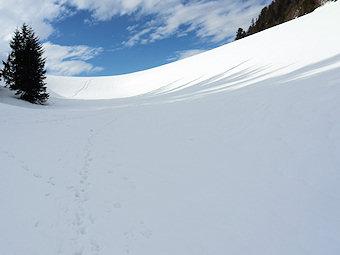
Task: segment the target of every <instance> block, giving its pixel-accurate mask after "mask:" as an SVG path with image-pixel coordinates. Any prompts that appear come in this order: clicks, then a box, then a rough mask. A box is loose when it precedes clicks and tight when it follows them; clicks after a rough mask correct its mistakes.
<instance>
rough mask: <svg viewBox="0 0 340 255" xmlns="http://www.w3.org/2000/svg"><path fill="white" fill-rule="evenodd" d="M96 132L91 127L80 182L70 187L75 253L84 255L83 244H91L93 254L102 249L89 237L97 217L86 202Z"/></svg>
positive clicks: (80, 172) (79, 173)
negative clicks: (91, 213)
mask: <svg viewBox="0 0 340 255" xmlns="http://www.w3.org/2000/svg"><path fill="white" fill-rule="evenodd" d="M94 135H95V134H94V132H93V130H92V129H91V130H90V134H89V136H88V140H87V144H86V146H85V149H84V151H85V155H84V164H83V166H82V167H81V169H80V170H79V172H78V175H79V183H78V186H77V187H73V186H71V187H68V188H69V189H70V190H71V191H72V192H73V197H74V205H73V206H74V208H73V209H74V210H73V211H74V212H73V213H74V215H73V220H72V228H73V232H74V235H75V236H74V238H73V239H74V245H75V247H76V251H75V254H77V255H82V254H83V252H84V249H85V247H84V246H83V244H90V249H91V251H92V252H93V254H98V253H99V251H100V246H99V245H98V243H97V242H96V241H95V240H93V239H90V240H88V237H87V228H88V226H89V225H91V224H94V223H95V217H93V216H92V215H90V214H89V213H88V212H87V211H86V207H85V204H86V202H87V201H88V200H89V198H88V189H89V187H90V185H91V183H90V181H89V175H88V174H89V168H90V165H91V162H92V158H91V148H92V145H93V143H92V139H93V137H94Z"/></svg>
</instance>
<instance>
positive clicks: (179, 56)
mask: <svg viewBox="0 0 340 255" xmlns="http://www.w3.org/2000/svg"><path fill="white" fill-rule="evenodd" d="M205 51H206V50H200V49H191V50H181V51H177V52H175V56H174V57H170V58H168V61H176V60H181V59H185V58H188V57H192V56H195V55H197V54H200V53H203V52H205Z"/></svg>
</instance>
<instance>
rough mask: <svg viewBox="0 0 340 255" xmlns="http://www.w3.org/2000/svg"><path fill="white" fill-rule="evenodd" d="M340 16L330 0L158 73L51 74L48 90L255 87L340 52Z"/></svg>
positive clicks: (97, 95)
mask: <svg viewBox="0 0 340 255" xmlns="http://www.w3.org/2000/svg"><path fill="white" fill-rule="evenodd" d="M339 13H340V2H339V1H338V2H330V3H327V4H326V5H325V6H323V7H321V8H318V9H317V10H315V11H314V12H313V13H311V14H308V15H305V16H303V17H300V18H298V19H295V20H292V21H290V22H287V23H284V24H282V25H279V26H276V27H273V28H271V29H268V30H266V31H263V32H260V33H258V34H255V35H253V36H250V37H247V38H245V39H242V40H239V41H235V42H233V43H230V44H227V45H224V46H222V47H219V48H216V49H213V50H210V51H208V52H204V53H202V54H199V55H196V56H193V57H190V58H187V59H184V60H180V61H177V62H174V63H170V64H167V65H164V66H160V67H156V68H153V69H149V70H145V71H141V72H136V73H131V74H126V75H118V76H107V77H59V76H48V80H47V82H48V89H49V90H50V92H53V94H54V93H55V94H57V95H59V96H61V97H65V98H74V99H110V98H124V97H132V96H137V95H141V94H145V93H150V92H152V93H153V94H157V93H160V92H162V93H167V92H171V91H174V90H179V89H183V88H185V87H188V86H195V85H198V84H199V85H200V87H202V86H204V85H208V84H209V83H211V82H212V81H215V82H216V81H222V82H221V83H222V84H223V87H224V88H225V89H227V88H228V87H231V86H233V88H235V85H236V86H237V87H242V86H246V85H250V84H253V83H256V82H258V81H262V80H265V79H268V78H273V77H276V76H279V75H283V74H287V73H289V72H291V71H293V70H296V69H299V68H303V67H305V66H307V65H311V64H314V63H317V62H321V61H325V60H327V59H331V58H332V57H335V56H337V55H338V54H340V33H339V32H338V31H339V24H340V15H339ZM320 21H321V22H320ZM338 65H340V64H339V63H336V64H335V66H338ZM333 67H334V65H333ZM228 77H232V79H226V78H228Z"/></svg>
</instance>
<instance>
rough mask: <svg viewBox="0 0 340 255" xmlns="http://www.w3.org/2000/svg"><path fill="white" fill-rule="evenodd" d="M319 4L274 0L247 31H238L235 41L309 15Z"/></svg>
mask: <svg viewBox="0 0 340 255" xmlns="http://www.w3.org/2000/svg"><path fill="white" fill-rule="evenodd" d="M335 1H336V0H335ZM321 3H322V1H321V0H274V1H273V2H272V3H271V4H270V5H268V6H266V7H264V8H263V9H262V10H261V13H260V14H259V16H258V18H257V19H256V20H252V23H251V25H250V26H249V28H248V30H247V31H245V30H243V28H239V29H238V31H237V33H236V38H235V40H238V39H241V38H244V37H246V36H248V35H252V34H255V33H257V32H260V31H263V30H265V29H267V28H270V27H273V26H276V25H279V24H281V23H283V22H286V21H289V20H292V19H294V18H296V17H300V16H302V15H305V14H307V13H310V12H312V11H314V10H315V9H316V8H318V7H319V6H321Z"/></svg>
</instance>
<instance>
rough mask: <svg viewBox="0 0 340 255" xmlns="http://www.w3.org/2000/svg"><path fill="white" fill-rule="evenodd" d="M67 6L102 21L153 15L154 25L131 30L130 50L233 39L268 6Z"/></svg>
mask: <svg viewBox="0 0 340 255" xmlns="http://www.w3.org/2000/svg"><path fill="white" fill-rule="evenodd" d="M269 2H270V0H267V1H266V2H265V3H269ZM68 3H69V4H71V5H73V6H75V7H76V8H78V9H82V10H83V9H86V10H90V11H91V12H92V14H93V18H94V19H96V20H99V21H103V20H109V19H111V18H112V17H114V16H119V15H132V14H134V15H135V16H136V17H141V16H145V15H151V16H152V17H153V19H152V21H151V22H147V23H146V24H144V25H143V26H132V27H131V26H130V27H129V28H128V31H129V32H130V33H131V36H130V38H129V39H128V40H126V41H124V42H123V44H124V45H125V46H127V47H131V46H134V45H135V44H138V43H143V44H145V43H150V42H154V41H157V40H161V39H164V38H167V37H170V36H173V35H175V36H182V35H185V34H186V33H188V32H194V33H195V34H196V36H197V37H199V38H209V40H212V41H213V42H220V41H223V40H226V39H227V38H228V37H233V38H234V36H235V33H236V30H237V28H238V27H244V28H246V26H248V25H249V23H250V20H251V18H253V17H255V16H256V15H257V13H259V11H260V10H261V8H262V7H263V6H264V4H265V3H263V2H262V1H259V0H246V1H244V0H237V1H235V0H210V1H208V0H192V1H183V0H69V1H68Z"/></svg>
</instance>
